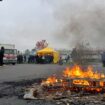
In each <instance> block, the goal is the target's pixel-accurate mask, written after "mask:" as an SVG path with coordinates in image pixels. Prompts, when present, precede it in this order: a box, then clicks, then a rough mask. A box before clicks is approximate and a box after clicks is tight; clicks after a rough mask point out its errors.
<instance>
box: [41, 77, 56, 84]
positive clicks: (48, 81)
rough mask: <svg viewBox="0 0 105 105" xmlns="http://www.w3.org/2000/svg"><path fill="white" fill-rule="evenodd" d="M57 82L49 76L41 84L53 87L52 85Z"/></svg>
mask: <svg viewBox="0 0 105 105" xmlns="http://www.w3.org/2000/svg"><path fill="white" fill-rule="evenodd" d="M57 82H58V80H57V78H56V77H55V76H51V77H49V78H48V79H47V80H46V81H43V82H42V84H47V85H53V84H54V83H57Z"/></svg>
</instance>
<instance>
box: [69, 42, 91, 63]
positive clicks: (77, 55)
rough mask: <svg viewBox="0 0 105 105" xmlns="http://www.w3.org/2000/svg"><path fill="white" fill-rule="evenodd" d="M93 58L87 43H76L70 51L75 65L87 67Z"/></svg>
mask: <svg viewBox="0 0 105 105" xmlns="http://www.w3.org/2000/svg"><path fill="white" fill-rule="evenodd" d="M92 56H93V51H92V49H91V47H90V44H89V43H78V44H77V45H76V47H75V48H74V49H73V50H72V53H71V57H72V60H73V62H74V63H75V64H79V65H87V64H88V63H89V60H90V59H91V58H92Z"/></svg>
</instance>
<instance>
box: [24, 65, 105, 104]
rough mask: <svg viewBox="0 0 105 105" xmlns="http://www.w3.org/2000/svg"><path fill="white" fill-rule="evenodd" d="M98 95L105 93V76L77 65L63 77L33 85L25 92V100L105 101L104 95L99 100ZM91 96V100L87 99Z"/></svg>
mask: <svg viewBox="0 0 105 105" xmlns="http://www.w3.org/2000/svg"><path fill="white" fill-rule="evenodd" d="M97 93H98V94H100V93H105V75H104V74H100V73H98V72H94V71H93V68H92V67H91V66H89V67H88V68H87V69H86V70H83V69H82V68H81V67H80V66H78V65H75V66H73V67H71V68H67V69H66V70H64V71H63V74H62V75H61V76H56V75H53V76H51V77H49V78H48V79H46V80H42V83H41V84H33V86H32V87H29V88H27V89H26V90H25V95H24V99H37V100H56V101H57V102H58V104H61V103H63V102H64V103H66V104H68V103H72V102H73V100H74V101H76V100H77V98H78V99H79V101H80V100H81V101H82V100H84V102H86V101H85V100H86V99H87V98H88V100H89V99H93V100H94V102H95V103H98V102H100V100H101V101H102V100H103V99H104V94H101V98H100V100H99V98H97V99H96V98H94V97H95V96H93V94H94V95H96V94H97ZM90 94H91V96H89V97H91V98H89V97H87V95H90ZM82 96H84V97H82ZM98 96H99V95H98ZM81 97H82V98H81ZM58 100H59V101H58ZM98 100H99V101H98ZM68 105H69V104H68Z"/></svg>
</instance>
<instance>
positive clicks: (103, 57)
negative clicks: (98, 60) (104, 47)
mask: <svg viewBox="0 0 105 105" xmlns="http://www.w3.org/2000/svg"><path fill="white" fill-rule="evenodd" d="M102 63H103V66H104V67H105V52H103V54H102Z"/></svg>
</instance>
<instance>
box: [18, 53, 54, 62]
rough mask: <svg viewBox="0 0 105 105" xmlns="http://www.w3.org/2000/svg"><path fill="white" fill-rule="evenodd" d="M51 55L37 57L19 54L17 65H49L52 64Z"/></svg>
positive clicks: (38, 55)
mask: <svg viewBox="0 0 105 105" xmlns="http://www.w3.org/2000/svg"><path fill="white" fill-rule="evenodd" d="M53 59H54V57H53V55H52V54H46V55H42V54H37V55H35V56H34V55H29V56H26V55H22V54H19V55H18V56H17V63H19V64H21V63H36V64H49V63H53Z"/></svg>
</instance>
